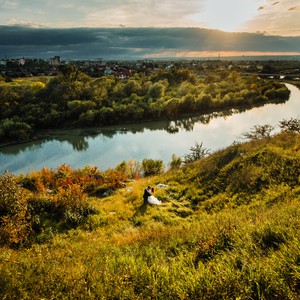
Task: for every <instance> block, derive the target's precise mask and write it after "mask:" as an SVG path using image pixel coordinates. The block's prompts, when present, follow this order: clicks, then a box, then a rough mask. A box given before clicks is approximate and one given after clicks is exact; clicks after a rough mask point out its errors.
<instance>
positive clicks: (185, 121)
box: [0, 101, 285, 155]
mask: <svg viewBox="0 0 300 300" xmlns="http://www.w3.org/2000/svg"><path fill="white" fill-rule="evenodd" d="M283 102H285V101H281V102H278V101H276V102H274V104H280V103H283ZM260 106H263V105H260ZM249 109H250V108H249V107H243V108H233V109H228V110H224V111H219V112H212V113H209V114H203V115H200V116H190V117H185V118H181V119H177V120H165V121H158V122H148V123H140V124H128V125H122V127H121V128H120V127H118V126H117V125H116V126H110V127H101V128H84V129H69V130H57V131H55V132H53V133H52V134H51V135H50V136H48V137H46V138H44V139H41V140H37V141H32V142H29V143H23V144H18V145H13V146H8V147H1V148H0V153H3V154H14V155H16V154H19V153H21V152H24V151H32V150H36V149H38V148H41V147H42V146H43V145H44V144H46V143H48V142H50V141H58V142H61V143H63V142H67V143H68V144H70V145H71V146H72V148H73V150H74V151H78V152H83V151H86V150H87V149H88V148H89V142H88V140H90V139H98V138H108V139H112V138H114V137H115V136H116V135H126V134H128V133H129V132H130V133H133V134H136V133H143V132H145V130H150V131H156V130H164V131H166V132H167V133H169V134H176V133H178V132H179V131H186V132H191V131H193V130H194V126H195V124H199V123H200V124H204V125H208V124H209V123H210V122H211V120H213V119H215V118H221V117H222V118H224V119H226V118H227V117H230V116H232V115H234V114H238V113H242V112H245V111H247V110H249Z"/></svg>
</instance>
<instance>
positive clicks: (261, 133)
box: [243, 124, 274, 140]
mask: <svg viewBox="0 0 300 300" xmlns="http://www.w3.org/2000/svg"><path fill="white" fill-rule="evenodd" d="M273 129H274V127H273V126H271V125H268V124H266V125H255V126H254V127H253V129H252V130H251V131H250V132H245V133H243V137H244V138H245V139H250V140H260V139H263V138H266V137H270V136H271V131H272V130H273Z"/></svg>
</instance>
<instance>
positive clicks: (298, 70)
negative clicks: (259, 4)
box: [0, 56, 300, 80]
mask: <svg viewBox="0 0 300 300" xmlns="http://www.w3.org/2000/svg"><path fill="white" fill-rule="evenodd" d="M64 65H75V66H76V67H77V68H78V69H80V70H81V71H82V72H84V73H85V74H87V75H89V76H91V77H102V76H107V75H111V76H114V77H118V78H119V79H121V80H126V79H128V78H130V77H131V76H133V75H135V74H143V75H148V74H150V73H152V72H154V71H157V70H159V69H171V68H188V69H190V70H192V71H193V72H194V73H196V74H197V75H198V76H204V75H205V74H207V73H208V72H210V71H225V70H228V71H232V70H235V71H238V72H240V73H243V74H260V75H261V76H265V77H268V76H269V77H273V78H274V77H278V78H277V79H279V77H283V76H284V77H286V78H285V79H297V80H299V78H300V61H299V59H298V58H297V57H296V58H295V59H293V57H290V58H288V59H287V58H286V57H285V58H284V59H283V60H280V57H275V58H272V57H265V59H263V57H259V58H257V59H255V57H249V59H247V58H245V57H240V59H238V58H237V57H234V58H227V59H225V58H222V59H220V57H219V58H212V59H190V60H188V59H182V60H180V59H168V60H154V59H153V60H152V59H145V60H136V61H131V60H129V61H126V60H109V61H105V60H103V59H102V58H97V59H92V60H90V59H87V60H64V59H61V57H60V56H54V57H50V58H49V59H39V58H24V57H22V58H3V59H0V75H2V76H3V77H5V78H7V79H9V78H18V77H32V76H56V75H59V74H60V73H61V72H60V68H61V67H62V66H64Z"/></svg>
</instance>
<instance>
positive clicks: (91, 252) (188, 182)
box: [0, 134, 300, 300]
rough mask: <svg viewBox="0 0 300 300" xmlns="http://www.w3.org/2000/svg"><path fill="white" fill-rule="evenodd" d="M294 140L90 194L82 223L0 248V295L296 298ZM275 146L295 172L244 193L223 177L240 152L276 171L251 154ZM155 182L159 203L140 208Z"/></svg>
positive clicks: (299, 240)
mask: <svg viewBox="0 0 300 300" xmlns="http://www.w3.org/2000/svg"><path fill="white" fill-rule="evenodd" d="M287 135H289V136H287ZM297 143H298V145H299V136H297V135H291V134H281V135H278V136H276V137H274V138H272V139H271V140H269V141H268V143H265V141H261V142H259V141H256V142H250V143H246V144H240V145H237V146H233V147H232V148H228V149H225V150H223V151H220V152H218V153H214V154H212V156H209V157H207V158H205V159H202V160H200V161H199V162H196V163H193V164H191V165H187V166H185V167H184V169H180V170H178V171H176V170H172V171H170V172H168V173H164V174H161V175H158V176H155V177H149V178H143V179H140V180H138V181H136V182H130V183H128V184H127V186H126V187H124V188H122V189H120V190H119V191H118V192H116V193H115V194H114V195H111V196H109V197H106V198H90V202H91V204H92V205H93V206H94V207H95V208H96V209H97V210H98V213H97V214H93V215H90V216H88V217H87V221H86V223H84V224H81V225H80V226H79V227H78V228H76V229H71V230H69V231H66V232H63V233H58V234H55V235H54V236H53V238H52V240H51V241H47V242H45V243H41V244H33V245H32V246H31V247H30V248H27V249H12V248H7V247H2V248H1V252H0V298H3V299H293V300H294V299H295V300H296V299H299V298H300V292H299V291H300V268H299V266H300V234H299V228H300V206H299V199H300V187H299V173H297V168H296V167H297V162H298V163H299V151H298V150H296V147H295V145H297ZM287 145H288V147H287ZM235 147H236V148H235ZM269 149H271V150H272V151H271V150H269ZM274 152H276V157H281V159H282V160H286V161H293V164H290V165H288V166H287V167H288V169H289V170H290V172H294V173H293V174H294V177H295V176H296V177H295V178H294V177H293V176H291V175H290V174H291V173H289V174H288V176H287V178H291V179H289V180H287V179H286V178H284V176H283V174H284V172H283V173H278V172H275V173H274V172H270V173H269V175H268V178H267V179H268V180H267V181H264V182H263V183H261V185H254V187H253V186H252V190H250V191H249V190H248V188H247V187H246V188H245V189H243V188H242V186H243V185H244V184H245V178H239V177H235V180H236V181H237V182H236V183H235V184H236V186H238V187H239V188H238V189H237V188H235V189H233V188H232V187H231V186H230V184H225V182H227V180H228V178H226V176H223V175H222V174H223V173H224V172H227V171H226V170H227V169H230V168H232V166H233V165H238V166H241V170H243V166H242V162H244V161H245V160H246V161H247V160H248V163H247V164H246V165H245V166H247V168H248V169H249V168H250V169H251V167H252V166H253V168H254V170H256V168H257V164H260V167H261V168H262V169H263V170H269V169H272V168H273V169H276V166H272V165H270V164H272V160H268V162H267V163H265V161H266V160H263V159H259V160H256V161H254V159H253V157H257V153H260V154H261V155H263V154H262V153H268V155H269V154H270V153H271V154H272V153H274ZM240 153H243V155H240ZM271 154H270V155H271ZM274 161H275V160H274ZM278 161H280V160H277V162H278ZM284 167H285V165H284V164H282V165H280V168H284ZM222 172H223V173H222ZM260 172H261V171H260ZM250 174H252V175H251V176H252V177H251V178H254V179H253V180H258V179H257V178H258V177H255V176H256V175H255V174H256V173H255V172H253V171H252V169H251V172H250ZM260 174H262V173H260ZM243 176H249V175H247V174H244V175H243ZM297 176H298V177H297ZM239 180H240V182H239ZM247 180H248V179H247ZM251 182H252V181H250V183H251ZM158 183H164V184H166V185H167V186H166V187H165V188H161V189H159V188H157V189H156V196H157V198H159V199H161V200H162V202H163V204H162V205H161V206H143V205H142V202H143V199H142V193H143V189H144V187H145V186H147V185H149V184H150V185H156V184H158Z"/></svg>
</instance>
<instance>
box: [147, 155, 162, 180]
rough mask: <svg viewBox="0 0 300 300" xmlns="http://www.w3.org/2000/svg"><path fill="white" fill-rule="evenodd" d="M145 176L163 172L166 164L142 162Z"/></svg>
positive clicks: (152, 161)
mask: <svg viewBox="0 0 300 300" xmlns="http://www.w3.org/2000/svg"><path fill="white" fill-rule="evenodd" d="M142 169H143V171H144V176H146V177H147V176H152V175H157V174H160V173H162V172H163V170H164V164H163V161H162V160H154V159H144V160H143V161H142Z"/></svg>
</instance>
